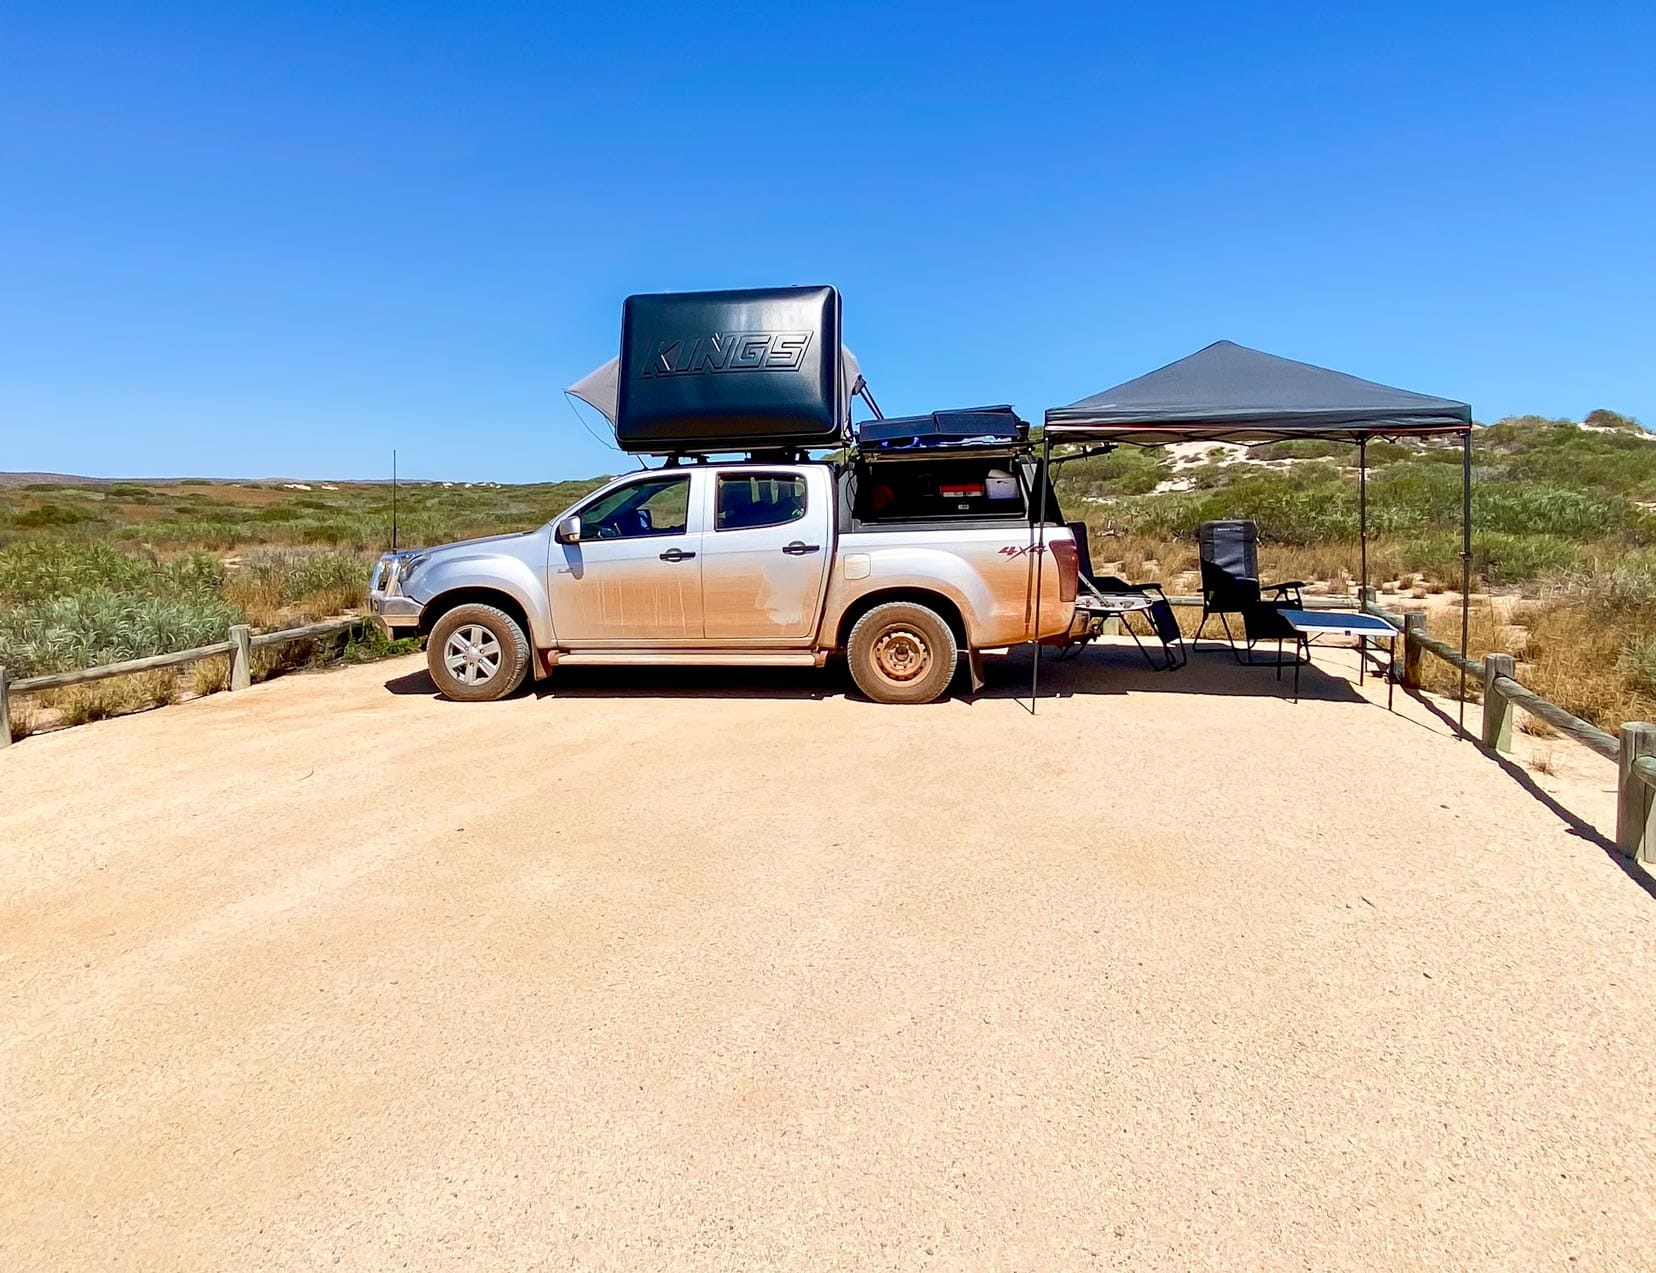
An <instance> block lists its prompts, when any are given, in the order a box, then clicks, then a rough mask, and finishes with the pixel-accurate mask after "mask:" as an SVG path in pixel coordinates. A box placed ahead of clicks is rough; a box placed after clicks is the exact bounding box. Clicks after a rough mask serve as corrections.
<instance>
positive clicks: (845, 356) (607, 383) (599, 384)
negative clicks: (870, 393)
mask: <svg viewBox="0 0 1656 1273" xmlns="http://www.w3.org/2000/svg"><path fill="white" fill-rule="evenodd" d="M861 380H862V368H861V367H860V366H859V365H858V363H857V355H856V354H854V353H852V352H851V351H850V350H849V349H847V348H846V347H845V346H844V345H841V346H840V398H841V402H840V412H841V415H840V423H841V424H842V425H849V424H850V422H851V397H852V395H853V394H855V393H856V391H857V384H858V382H859V381H861ZM564 392H565V393H568V394H572V395H573V396H575V397H577V398H579V399H580V400H581V401H582V402H584V403H586V404H587V406H589V407H591V408H592V409H593V410H594V411H596V412H597V413H598V414H599V415H601V416H603V417H604V419H606V420H608V421H609V422H610V423H611V424H612V425H613V424H614V423H615V411H616V406H617V404H618V403H619V402H620V399H621V359H620V357H619V356H617V357H614V358H611V359H610V360H609V361H608V362H606V363H603V364H602V365H600V366H597V367H594V368H593V369H592V370H591V371H589V372H587V374H586V375H584V376H582V377H581V378H580V379H579V380H577V381H576V382H575V383H574V384H572V385H570V386H569V388H568V389H565V390H564Z"/></svg>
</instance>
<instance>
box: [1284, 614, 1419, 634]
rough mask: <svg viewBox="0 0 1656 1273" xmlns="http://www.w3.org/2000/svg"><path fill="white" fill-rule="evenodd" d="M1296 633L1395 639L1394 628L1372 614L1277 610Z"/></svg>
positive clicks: (1395, 631)
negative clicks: (1324, 633) (1325, 633)
mask: <svg viewBox="0 0 1656 1273" xmlns="http://www.w3.org/2000/svg"><path fill="white" fill-rule="evenodd" d="M1277 613H1278V614H1280V615H1281V616H1282V617H1283V618H1284V619H1286V620H1287V621H1288V626H1289V627H1291V628H1293V629H1294V630H1295V631H1296V632H1307V633H1310V632H1317V633H1323V632H1327V633H1331V634H1334V635H1337V636H1382V637H1395V636H1398V635H1399V633H1398V631H1397V629H1396V628H1394V627H1392V625H1391V624H1389V623H1387V622H1386V621H1385V620H1384V619H1381V618H1377V617H1376V616H1374V615H1372V614H1354V613H1352V612H1350V611H1346V610H1278V611H1277Z"/></svg>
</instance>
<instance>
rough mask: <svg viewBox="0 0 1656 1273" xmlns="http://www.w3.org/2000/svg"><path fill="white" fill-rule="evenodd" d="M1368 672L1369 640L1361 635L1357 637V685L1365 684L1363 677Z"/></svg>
mask: <svg viewBox="0 0 1656 1273" xmlns="http://www.w3.org/2000/svg"><path fill="white" fill-rule="evenodd" d="M1367 671H1368V638H1367V637H1366V636H1363V635H1362V634H1361V633H1359V634H1358V637H1357V684H1359V685H1361V684H1362V683H1363V676H1364V674H1365V673H1366V672H1367Z"/></svg>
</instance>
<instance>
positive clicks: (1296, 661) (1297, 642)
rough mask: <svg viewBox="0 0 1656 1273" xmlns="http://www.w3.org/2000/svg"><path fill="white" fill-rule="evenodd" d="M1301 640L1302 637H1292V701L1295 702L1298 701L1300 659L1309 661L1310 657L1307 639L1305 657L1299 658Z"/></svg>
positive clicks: (1309, 645)
mask: <svg viewBox="0 0 1656 1273" xmlns="http://www.w3.org/2000/svg"><path fill="white" fill-rule="evenodd" d="M1302 640H1304V638H1303V637H1295V638H1294V702H1296V703H1297V702H1299V670H1300V663H1301V662H1302V661H1303V662H1309V661H1310V659H1311V643H1310V642H1309V641H1306V642H1305V659H1304V660H1302V659H1301V658H1300V642H1301V641H1302Z"/></svg>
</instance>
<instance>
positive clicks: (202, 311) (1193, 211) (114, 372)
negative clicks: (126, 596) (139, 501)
mask: <svg viewBox="0 0 1656 1273" xmlns="http://www.w3.org/2000/svg"><path fill="white" fill-rule="evenodd" d="M1653 47H1656V17H1653V16H1652V12H1651V7H1650V6H1648V5H1636V4H1627V5H1598V4H1574V5H1564V4H1558V5H1531V4H1524V3H1521V2H1513V3H1507V4H1502V5H1474V4H1453V5H1442V4H1431V5H1412V4H1385V5H1362V6H1359V5H1328V4H1307V5H1292V4H1280V5H1270V6H1263V5H1249V4H1234V3H1232V4H1214V5H1205V4H1196V3H1181V4H1177V5H1173V4H1153V3H1133V4H1125V3H1123V4H1109V3H1098V4H1085V5H1042V4H1037V3H1027V4H1018V5H1006V4H1002V5H989V6H981V7H980V6H973V5H969V4H961V3H952V4H948V5H939V6H935V7H934V6H925V5H876V4H868V5H849V4H848V5H820V4H818V5H800V6H793V5H782V4H777V5H770V6H753V5H735V4H729V5H722V6H721V5H705V4H702V5H685V4H677V5H671V6H660V7H656V6H651V5H630V4H629V5H614V6H611V5H600V4H592V5H587V6H581V7H567V6H557V5H548V4H524V5H476V6H460V5H448V4H443V5H422V4H418V3H413V2H409V3H400V4H385V5H379V6H373V5H350V6H339V5H326V6H324V5H314V6H313V5H304V4H297V3H292V4H284V5H244V4H232V5H223V4H218V5H206V4H201V5H192V6H170V5H166V4H164V3H157V4H153V5H145V6H137V5H133V6H109V7H100V6H97V5H82V6H75V7H74V8H73V10H72V11H71V10H70V9H69V8H66V7H63V6H45V5H40V6H36V7H34V8H33V9H32V10H25V11H21V12H20V11H18V10H17V9H16V8H12V9H9V10H8V14H7V20H6V22H5V24H4V26H3V27H0V469H13V470H15V469H48V470H60V471H70V472H84V473H92V474H99V475H195V474H200V475H213V476H223V475H241V476H255V477H256V476H276V475H286V476H314V477H323V476H335V477H354V476H377V475H380V474H383V473H384V472H385V470H386V469H387V468H388V462H389V453H390V451H391V448H392V447H393V446H395V447H397V448H398V449H399V450H400V452H401V455H402V467H403V470H404V472H405V473H408V474H412V475H415V476H424V477H433V478H452V479H484V478H490V479H495V480H502V481H533V480H543V479H549V478H556V477H568V476H577V475H583V474H588V473H593V472H602V471H610V470H614V469H615V468H617V467H618V466H619V467H627V465H626V464H625V462H624V461H620V460H618V458H617V457H616V456H615V455H614V453H613V452H610V451H607V450H605V449H604V448H603V447H602V446H600V445H599V444H598V443H597V442H595V441H594V440H593V439H592V438H591V437H589V436H588V435H587V434H586V433H585V432H583V431H582V430H581V428H580V426H579V425H578V424H577V422H576V420H575V418H574V416H573V415H572V413H571V409H570V407H569V406H568V405H567V403H566V401H565V399H564V397H563V395H562V393H561V390H562V388H563V387H564V386H565V385H567V384H569V383H571V382H572V381H573V380H575V379H576V378H577V377H579V376H580V375H581V374H582V373H584V372H585V371H587V370H588V369H589V368H591V367H592V366H594V365H596V364H597V363H598V362H600V361H602V360H603V359H604V358H606V357H607V356H609V355H610V354H611V353H612V352H613V351H614V348H615V345H616V340H617V332H618V323H619V315H620V304H621V299H622V297H623V296H625V295H626V294H627V293H629V292H635V291H657V290H666V289H690V288H700V287H730V286H758V285H768V284H778V283H792V282H807V283H816V282H830V283H834V284H836V285H838V286H839V287H840V289H841V290H842V292H843V293H844V296H845V315H846V319H845V321H846V336H847V340H848V342H849V343H850V344H851V345H852V347H853V348H855V349H856V350H857V352H858V354H859V356H860V357H861V358H862V360H863V364H864V369H865V371H866V372H867V373H868V377H869V380H870V382H871V384H872V385H873V386H874V389H875V391H876V393H877V394H878V396H879V397H880V400H881V405H882V406H884V407H885V409H886V410H887V411H888V412H890V413H898V412H907V411H922V410H930V409H932V408H934V407H940V406H950V405H962V404H970V403H977V402H994V401H1011V402H1013V403H1014V404H1016V405H1017V406H1018V407H1019V408H1020V409H1021V410H1022V411H1023V413H1024V414H1025V415H1027V416H1029V417H1030V418H1032V419H1038V418H1039V415H1040V412H1041V411H1042V410H1044V409H1045V408H1046V407H1048V406H1051V405H1055V404H1059V403H1065V402H1069V401H1072V400H1073V399H1075V398H1078V397H1081V396H1084V395H1086V394H1089V393H1092V392H1095V391H1096V390H1098V389H1101V388H1104V387H1106V386H1108V385H1111V384H1114V383H1116V382H1117V381H1120V380H1125V379H1128V378H1129V377H1131V376H1134V375H1137V374H1140V373H1141V372H1144V371H1147V370H1149V369H1151V368H1153V367H1156V366H1159V365H1161V364H1163V363H1165V362H1168V361H1170V360H1172V359H1174V358H1178V357H1182V356H1183V355H1184V354H1187V353H1189V352H1191V351H1192V350H1194V349H1196V348H1198V347H1200V346H1202V345H1205V344H1207V343H1208V342H1210V341H1212V340H1216V339H1220V338H1226V339H1231V340H1236V341H1240V342H1242V343H1244V344H1250V345H1255V346H1258V347H1260V348H1264V349H1268V350H1270V351H1272V352H1274V353H1280V354H1283V355H1286V356H1288V357H1292V358H1299V359H1303V360H1306V361H1310V362H1316V363H1322V364H1324V365H1329V366H1333V367H1337V368H1339V369H1341V370H1344V371H1350V372H1353V373H1355V374H1357V375H1362V376H1367V377H1369V378H1371V379H1376V380H1381V381H1386V382H1389V383H1393V384H1398V385H1402V386H1404V387H1406V388H1412V389H1418V390H1421V391H1424V392H1430V393H1439V394H1445V395H1449V396H1453V397H1460V398H1464V399H1467V400H1469V401H1470V402H1471V403H1472V404H1473V407H1474V409H1475V411H1476V412H1477V414H1478V416H1479V418H1480V419H1494V418H1497V417H1499V416H1501V415H1506V414H1512V413H1516V412H1525V411H1535V412H1540V413H1543V414H1547V415H1569V416H1574V417H1577V418H1579V417H1580V416H1581V415H1583V414H1585V413H1586V412H1587V411H1589V410H1591V409H1592V408H1594V407H1600V406H1604V407H1610V408H1612V409H1615V410H1620V411H1624V412H1627V413H1630V414H1634V415H1638V416H1640V417H1641V418H1642V419H1644V420H1645V421H1646V423H1647V424H1648V423H1656V357H1653V356H1652V351H1653V348H1656V339H1653V337H1656V323H1653V321H1652V300H1651V298H1652V297H1653V296H1656V247H1653V242H1656V234H1653V227H1656V174H1653V171H1652V168H1653V164H1656V141H1653V138H1656V76H1653V75H1652V74H1651V67H1652V61H1651V59H1652V53H1651V50H1652V48H1653Z"/></svg>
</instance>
